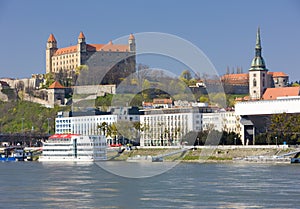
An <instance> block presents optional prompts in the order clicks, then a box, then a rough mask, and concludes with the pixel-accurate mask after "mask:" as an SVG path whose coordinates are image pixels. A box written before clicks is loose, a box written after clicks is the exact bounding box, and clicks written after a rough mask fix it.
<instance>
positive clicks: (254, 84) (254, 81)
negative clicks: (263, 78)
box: [253, 78, 257, 86]
mask: <svg viewBox="0 0 300 209" xmlns="http://www.w3.org/2000/svg"><path fill="white" fill-rule="evenodd" d="M256 85H257V82H256V79H255V78H254V79H253V86H256Z"/></svg>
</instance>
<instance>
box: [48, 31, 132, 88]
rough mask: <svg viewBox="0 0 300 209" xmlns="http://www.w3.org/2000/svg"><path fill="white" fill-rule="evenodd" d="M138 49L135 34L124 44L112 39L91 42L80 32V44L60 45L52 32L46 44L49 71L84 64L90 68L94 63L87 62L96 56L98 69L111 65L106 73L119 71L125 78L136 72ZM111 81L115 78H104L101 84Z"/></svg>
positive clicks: (64, 70) (78, 41)
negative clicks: (104, 41)
mask: <svg viewBox="0 0 300 209" xmlns="http://www.w3.org/2000/svg"><path fill="white" fill-rule="evenodd" d="M135 50H136V44H135V37H134V36H133V35H132V34H130V36H129V39H128V44H125V45H119V44H113V43H112V41H110V42H109V43H108V44H88V43H86V38H85V35H84V34H83V32H80V34H79V36H78V39H77V45H73V46H69V47H64V48H58V46H57V41H56V39H55V37H54V35H53V34H50V36H49V38H48V40H47V46H46V73H59V72H70V71H76V69H77V68H78V67H79V66H82V65H88V66H90V67H91V65H92V63H89V62H88V61H89V59H90V58H93V61H92V62H93V64H95V63H96V65H97V68H98V69H99V68H109V69H108V70H107V69H106V71H105V74H106V73H108V71H113V72H114V71H118V73H119V76H120V77H122V78H126V77H127V76H128V75H130V74H131V73H133V72H135ZM93 67H95V66H93ZM102 71H104V70H102ZM110 73H111V74H112V72H110ZM114 76H115V75H114ZM107 77H109V78H111V77H112V76H108V75H107ZM108 83H110V84H112V83H113V81H103V83H102V84H108ZM86 84H87V83H86Z"/></svg>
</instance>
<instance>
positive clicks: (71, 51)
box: [54, 45, 77, 55]
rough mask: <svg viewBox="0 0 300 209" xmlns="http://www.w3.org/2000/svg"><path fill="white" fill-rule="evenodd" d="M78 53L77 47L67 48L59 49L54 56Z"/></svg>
mask: <svg viewBox="0 0 300 209" xmlns="http://www.w3.org/2000/svg"><path fill="white" fill-rule="evenodd" d="M75 52H77V46H76V45H75V46H69V47H65V48H59V49H57V50H56V51H55V53H54V55H61V54H68V53H75Z"/></svg>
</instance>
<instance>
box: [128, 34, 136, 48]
mask: <svg viewBox="0 0 300 209" xmlns="http://www.w3.org/2000/svg"><path fill="white" fill-rule="evenodd" d="M128 45H129V51H130V52H135V50H136V48H135V37H134V35H133V34H132V33H131V34H130V35H129V39H128Z"/></svg>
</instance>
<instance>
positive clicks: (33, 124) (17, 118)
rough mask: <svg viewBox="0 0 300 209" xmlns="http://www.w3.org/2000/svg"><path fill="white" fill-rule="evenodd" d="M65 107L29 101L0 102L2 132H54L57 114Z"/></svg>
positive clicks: (0, 128)
mask: <svg viewBox="0 0 300 209" xmlns="http://www.w3.org/2000/svg"><path fill="white" fill-rule="evenodd" d="M63 109H68V107H64V108H62V107H55V108H52V109H51V108H46V107H43V106H41V105H40V104H36V103H32V102H27V101H11V102H0V132H1V133H29V132H33V133H48V130H49V132H50V133H54V123H55V117H56V114H57V112H58V111H60V110H63ZM48 124H49V126H48Z"/></svg>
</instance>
